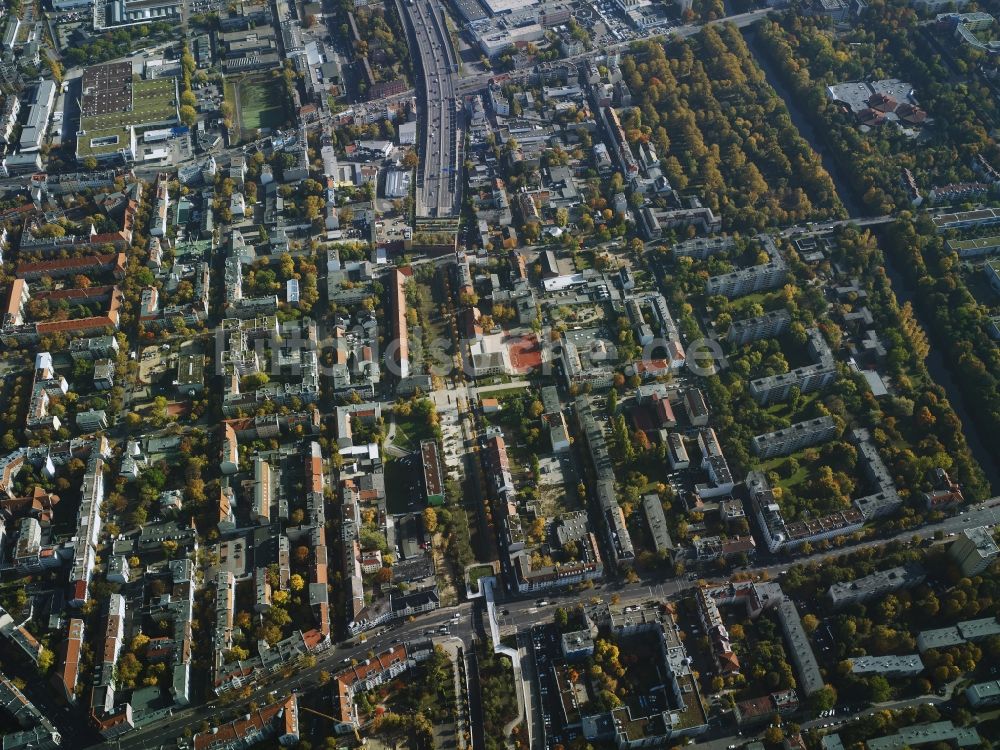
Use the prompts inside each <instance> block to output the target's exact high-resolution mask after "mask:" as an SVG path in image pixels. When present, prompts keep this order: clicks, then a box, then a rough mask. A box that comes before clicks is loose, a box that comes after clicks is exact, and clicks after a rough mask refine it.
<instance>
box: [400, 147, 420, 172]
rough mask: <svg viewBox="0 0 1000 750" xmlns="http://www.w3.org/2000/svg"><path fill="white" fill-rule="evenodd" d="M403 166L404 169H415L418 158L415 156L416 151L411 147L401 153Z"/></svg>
mask: <svg viewBox="0 0 1000 750" xmlns="http://www.w3.org/2000/svg"><path fill="white" fill-rule="evenodd" d="M402 163H403V167H404V168H406V169H416V168H417V164H418V163H419V159H418V158H417V152H416V151H414V150H413V149H412V148H411V149H410V150H409V151H407V152H406V153H405V154H404V155H403V162H402Z"/></svg>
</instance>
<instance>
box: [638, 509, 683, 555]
mask: <svg viewBox="0 0 1000 750" xmlns="http://www.w3.org/2000/svg"><path fill="white" fill-rule="evenodd" d="M642 513H643V516H644V517H645V519H646V528H647V530H648V531H649V536H650V538H651V539H652V540H653V547H654V548H655V549H656V553H657V554H658V555H659V556H660V557H661V559H665V560H668V561H669V560H672V559H673V554H674V552H675V550H676V547H675V546H674V543H673V540H672V539H671V538H670V531H669V530H668V529H667V519H666V517H665V516H664V514H663V503H661V502H660V496H659V495H646V496H645V497H644V498H643V499H642Z"/></svg>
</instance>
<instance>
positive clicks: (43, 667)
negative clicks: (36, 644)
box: [38, 646, 56, 674]
mask: <svg viewBox="0 0 1000 750" xmlns="http://www.w3.org/2000/svg"><path fill="white" fill-rule="evenodd" d="M55 658H56V655H55V654H54V653H52V651H50V650H49V649H47V648H45V646H42V649H41V651H39V652H38V671H39V672H40V673H41V674H48V672H49V670H50V669H52V664H53V663H54V662H55Z"/></svg>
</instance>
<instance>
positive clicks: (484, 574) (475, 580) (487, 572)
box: [469, 565, 493, 591]
mask: <svg viewBox="0 0 1000 750" xmlns="http://www.w3.org/2000/svg"><path fill="white" fill-rule="evenodd" d="M491 575H493V566H492V565H477V566H476V567H474V568H469V589H470V590H472V591H479V579H480V578H488V577H489V576H491Z"/></svg>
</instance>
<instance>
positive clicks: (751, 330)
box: [726, 310, 792, 346]
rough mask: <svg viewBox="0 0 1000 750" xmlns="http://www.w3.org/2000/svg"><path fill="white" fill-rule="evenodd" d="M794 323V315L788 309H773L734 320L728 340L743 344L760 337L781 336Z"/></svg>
mask: <svg viewBox="0 0 1000 750" xmlns="http://www.w3.org/2000/svg"><path fill="white" fill-rule="evenodd" d="M791 323H792V316H791V315H789V314H788V311H787V310H772V311H771V312H768V313H764V314H763V315H758V316H757V317H754V318H744V319H743V320H734V321H733V323H732V325H730V326H729V333H727V334H726V340H727V341H728V342H729V343H730V344H734V345H736V346H743V345H744V344H749V343H751V342H753V341H758V340H760V339H770V338H774V337H775V336H780V335H781V334H783V333H784V332H785V331H787V330H788V327H789V326H790V325H791Z"/></svg>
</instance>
